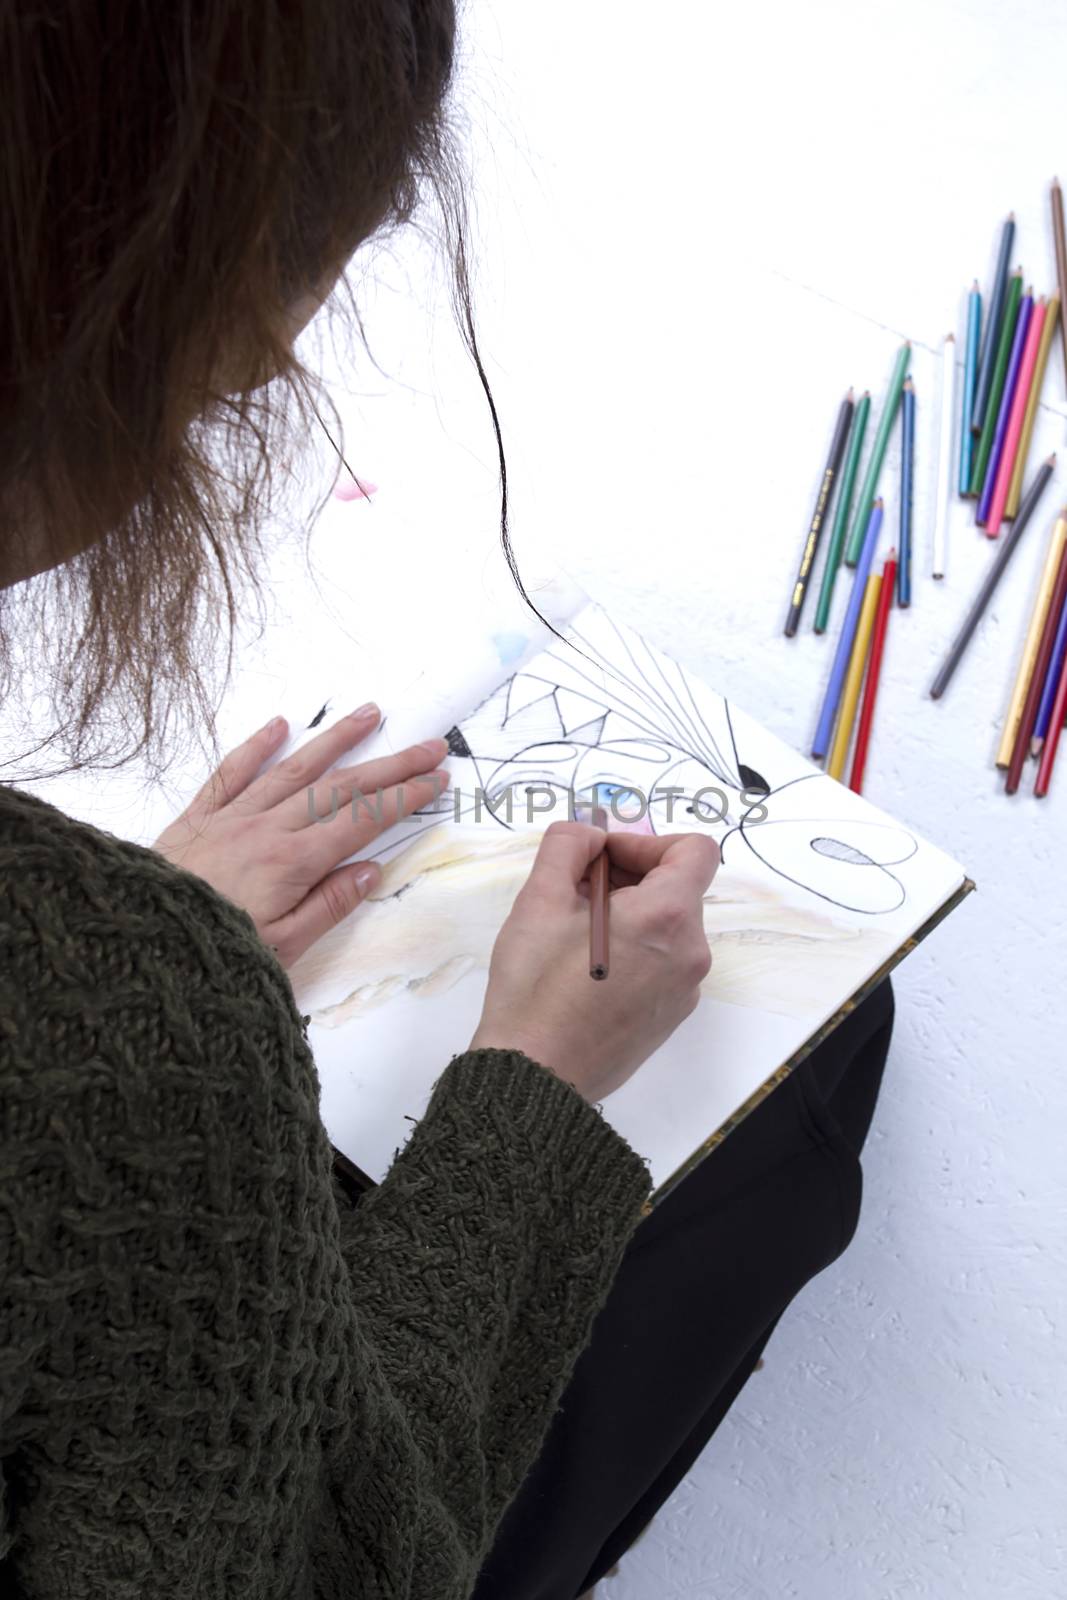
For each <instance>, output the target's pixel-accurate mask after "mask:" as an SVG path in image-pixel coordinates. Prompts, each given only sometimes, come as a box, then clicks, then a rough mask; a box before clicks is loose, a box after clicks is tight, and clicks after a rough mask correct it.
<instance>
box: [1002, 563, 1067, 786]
mask: <svg viewBox="0 0 1067 1600" xmlns="http://www.w3.org/2000/svg"><path fill="white" fill-rule="evenodd" d="M1065 600H1067V544H1065V545H1064V547H1063V550H1062V552H1061V554H1060V564H1059V567H1058V568H1057V571H1056V582H1055V585H1054V587H1053V590H1052V604H1051V605H1050V606H1049V608H1048V615H1047V617H1046V618H1045V628H1044V632H1043V633H1042V635H1041V643H1040V644H1039V645H1038V647H1037V660H1036V661H1035V662H1034V672H1033V676H1032V677H1031V679H1030V687H1029V689H1028V690H1027V694H1026V699H1025V700H1024V701H1023V714H1022V717H1021V719H1020V721H1019V731H1018V733H1017V734H1016V736H1015V748H1014V750H1013V751H1012V753H1011V766H1010V767H1009V768H1008V781H1007V782H1006V783H1005V785H1004V793H1005V794H1014V793H1015V791H1016V790H1017V789H1018V787H1019V779H1020V778H1021V777H1022V775H1023V767H1024V766H1025V765H1026V757H1027V755H1028V754H1029V752H1030V740H1031V739H1032V738H1033V733H1034V723H1035V722H1036V721H1037V708H1038V704H1039V703H1040V700H1041V694H1042V690H1043V689H1044V687H1045V678H1046V676H1047V674H1048V668H1049V662H1050V661H1051V660H1052V647H1053V645H1054V643H1055V640H1056V629H1057V628H1058V626H1059V621H1060V612H1061V611H1062V610H1063V606H1064V601H1065ZM1051 732H1052V726H1051V724H1050V725H1049V733H1051Z"/></svg>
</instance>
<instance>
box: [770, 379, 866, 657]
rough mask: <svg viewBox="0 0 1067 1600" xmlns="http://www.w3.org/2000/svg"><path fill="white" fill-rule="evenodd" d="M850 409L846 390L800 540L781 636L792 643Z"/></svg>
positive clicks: (837, 469) (838, 468)
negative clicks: (798, 565) (810, 515)
mask: <svg viewBox="0 0 1067 1600" xmlns="http://www.w3.org/2000/svg"><path fill="white" fill-rule="evenodd" d="M854 409H855V407H854V406H853V397H852V390H851V389H850V390H849V391H848V394H847V395H846V396H845V398H844V399H843V400H842V402H841V409H840V410H839V411H838V413H837V424H836V426H835V428H834V436H833V440H832V441H831V444H830V454H829V456H828V457H827V461H826V466H825V468H824V469H823V475H822V482H821V483H820V485H819V494H818V498H817V499H816V501H815V510H814V511H813V512H812V517H811V525H810V527H809V528H808V536H807V538H806V539H805V540H804V550H803V553H802V555H801V557H800V570H799V572H798V573H797V581H796V583H795V584H794V585H793V594H792V597H791V599H790V601H789V615H788V617H787V618H786V622H785V636H786V638H787V639H792V638H793V636H794V634H795V633H796V631H797V628H798V627H799V626H800V613H801V611H802V610H803V609H804V599H805V596H806V595H807V592H808V579H809V577H810V576H811V569H812V567H813V566H814V564H815V555H816V552H817V550H818V548H819V538H820V535H821V534H822V527H823V521H824V520H825V517H826V513H827V511H828V509H829V506H830V500H831V497H832V496H833V492H834V487H835V485H836V483H837V480H838V477H839V475H840V472H841V462H842V459H843V458H844V454H845V445H846V444H847V443H848V430H849V427H850V425H851V422H852V413H853V410H854Z"/></svg>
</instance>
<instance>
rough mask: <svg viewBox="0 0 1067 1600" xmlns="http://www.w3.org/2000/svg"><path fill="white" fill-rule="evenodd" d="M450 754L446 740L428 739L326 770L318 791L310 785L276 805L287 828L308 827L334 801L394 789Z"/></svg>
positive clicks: (340, 803) (343, 802) (339, 802)
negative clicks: (375, 758) (394, 750)
mask: <svg viewBox="0 0 1067 1600" xmlns="http://www.w3.org/2000/svg"><path fill="white" fill-rule="evenodd" d="M447 755H448V742H447V740H445V739H427V740H426V742H425V744H413V745H409V746H408V748H407V749H406V750H400V751H398V752H397V754H396V755H392V756H382V757H381V758H380V759H379V760H377V761H364V762H362V763H361V764H360V765H359V766H357V767H338V768H337V771H336V772H330V773H327V775H326V777H325V778H323V780H322V782H321V783H320V784H319V786H318V789H317V790H316V789H315V788H314V786H312V785H310V784H309V785H308V787H307V789H306V790H305V791H304V792H303V793H302V794H294V795H292V796H291V797H290V798H289V799H288V800H283V801H282V803H281V805H280V806H278V807H277V810H278V813H279V821H281V822H284V823H285V824H286V825H287V826H288V827H292V828H306V827H307V825H308V823H309V822H313V821H314V819H315V817H316V816H319V815H321V814H322V813H323V812H325V811H327V810H328V809H329V808H330V807H331V806H333V805H334V804H335V803H336V804H337V805H338V806H347V805H348V804H349V802H350V801H351V799H352V796H353V795H354V794H368V795H372V794H377V792H378V790H379V789H395V788H396V787H397V785H398V784H402V783H406V782H407V781H408V779H409V778H418V777H420V776H422V775H423V774H428V773H431V772H434V771H435V770H436V769H437V768H438V767H439V766H440V764H441V762H442V761H443V760H444V759H445V757H446V756H447Z"/></svg>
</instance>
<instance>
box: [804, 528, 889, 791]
mask: <svg viewBox="0 0 1067 1600" xmlns="http://www.w3.org/2000/svg"><path fill="white" fill-rule="evenodd" d="M882 515H883V507H882V502H881V500H880V499H878V500H876V501H875V502H874V505H873V506H872V507H871V514H870V517H869V518H868V520H867V533H866V537H865V538H864V541H863V548H862V550H861V551H860V559H859V562H858V564H857V566H856V575H855V577H854V578H853V580H852V592H851V594H850V595H849V597H848V610H847V611H846V612H845V620H844V622H843V623H842V625H841V636H840V638H839V639H838V641H837V651H836V653H835V655H834V664H833V666H832V667H831V669H830V682H829V683H828V684H827V687H826V697H825V699H824V700H823V704H822V711H821V712H820V714H819V726H818V728H817V729H816V731H815V740H814V743H813V744H812V747H811V753H812V755H813V756H814V757H815V759H816V761H821V760H822V758H823V756H825V754H826V752H827V750H829V748H830V737H831V735H832V733H833V731H834V721H835V719H836V716H837V708H838V704H839V702H840V699H841V689H842V686H843V685H844V681H845V673H846V672H847V671H848V663H849V659H850V657H851V655H852V644H853V641H854V639H855V637H856V625H857V623H858V622H859V617H860V607H861V606H862V604H863V591H864V589H865V588H866V586H867V578H868V577H869V575H870V570H871V563H872V561H873V560H874V551H875V546H876V545H877V543H878V534H879V532H880V530H881V526H882Z"/></svg>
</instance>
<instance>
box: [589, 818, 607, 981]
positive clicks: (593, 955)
mask: <svg viewBox="0 0 1067 1600" xmlns="http://www.w3.org/2000/svg"><path fill="white" fill-rule="evenodd" d="M592 820H593V826H594V828H603V829H604V830H605V832H606V831H607V826H608V817H607V812H606V811H605V810H604V809H603V807H602V806H595V807H594V808H593V819H592ZM610 888H611V858H610V857H609V855H608V852H607V849H606V848H605V849H603V850H601V852H600V854H599V855H598V856H597V858H596V860H595V861H594V862H593V865H592V866H591V867H590V869H589V976H590V977H591V978H606V977H607V975H608V890H609V889H610Z"/></svg>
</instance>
